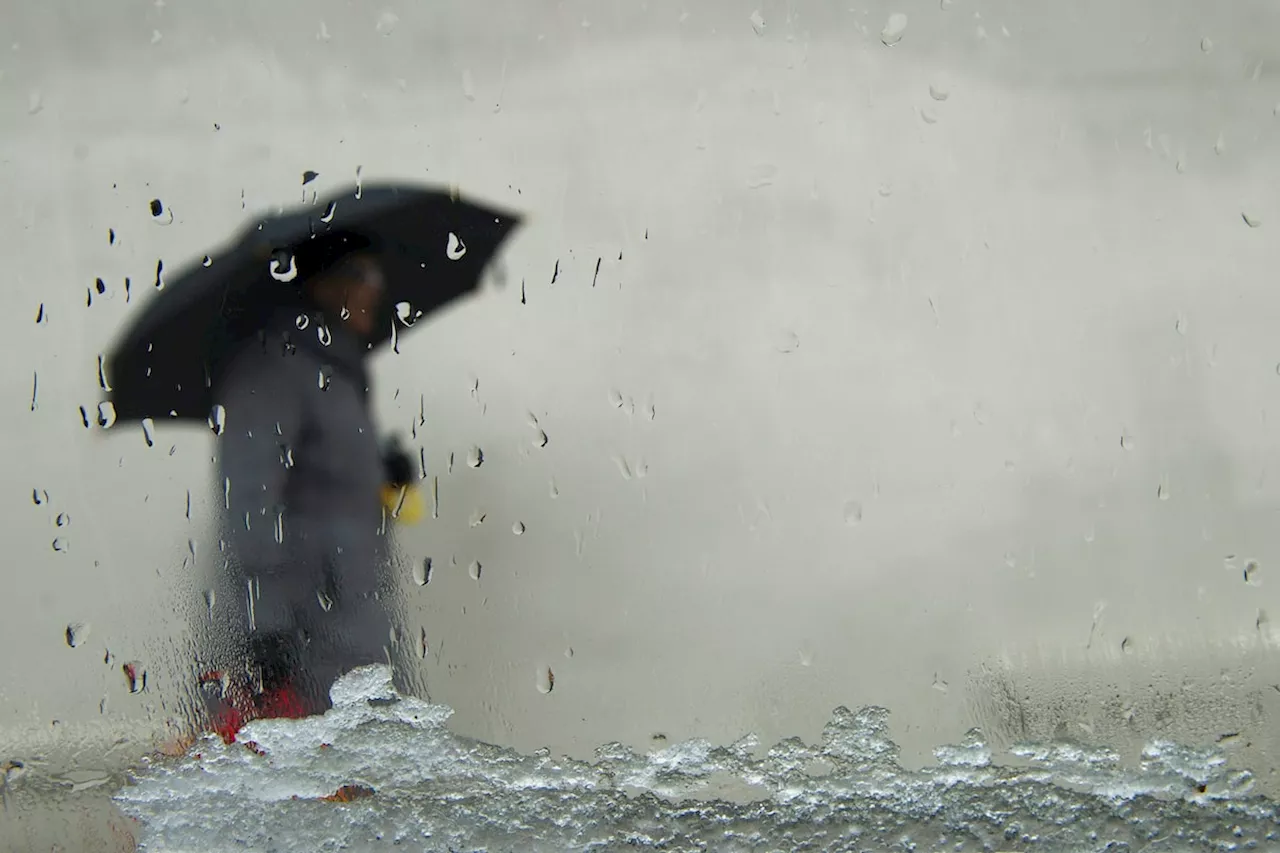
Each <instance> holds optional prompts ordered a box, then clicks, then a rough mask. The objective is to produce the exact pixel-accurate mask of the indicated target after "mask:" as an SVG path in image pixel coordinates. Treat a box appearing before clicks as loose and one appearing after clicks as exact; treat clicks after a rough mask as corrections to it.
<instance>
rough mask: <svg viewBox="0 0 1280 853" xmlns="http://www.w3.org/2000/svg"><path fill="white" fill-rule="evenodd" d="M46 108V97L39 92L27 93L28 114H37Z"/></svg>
mask: <svg viewBox="0 0 1280 853" xmlns="http://www.w3.org/2000/svg"><path fill="white" fill-rule="evenodd" d="M42 109H44V98H43V97H41V96H40V93H39V92H32V93H31V94H29V95H27V115H32V116H33V115H35V114H36V113H38V112H40V111H41V110H42Z"/></svg>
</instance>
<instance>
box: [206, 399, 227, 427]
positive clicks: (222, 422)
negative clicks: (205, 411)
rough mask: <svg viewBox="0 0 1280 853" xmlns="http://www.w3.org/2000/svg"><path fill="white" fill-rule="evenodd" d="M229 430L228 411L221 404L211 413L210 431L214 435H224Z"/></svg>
mask: <svg viewBox="0 0 1280 853" xmlns="http://www.w3.org/2000/svg"><path fill="white" fill-rule="evenodd" d="M226 428H227V409H226V406H223V405H222V404H221V403H218V404H216V405H215V406H214V407H213V409H212V411H210V412H209V429H211V430H213V434H214V435H222V432H223V430H225V429H226Z"/></svg>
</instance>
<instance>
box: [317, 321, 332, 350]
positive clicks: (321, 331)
mask: <svg viewBox="0 0 1280 853" xmlns="http://www.w3.org/2000/svg"><path fill="white" fill-rule="evenodd" d="M316 340H318V341H319V342H320V346H322V347H327V346H329V345H330V344H331V343H333V332H332V331H330V330H329V324H328V323H317V324H316Z"/></svg>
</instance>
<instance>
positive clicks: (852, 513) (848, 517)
mask: <svg viewBox="0 0 1280 853" xmlns="http://www.w3.org/2000/svg"><path fill="white" fill-rule="evenodd" d="M860 521H862V503H861V502H860V501H849V502H848V503H846V504H845V505H844V523H845V524H847V525H849V526H850V527H852V526H854V525H855V524H858V523H859V522H860Z"/></svg>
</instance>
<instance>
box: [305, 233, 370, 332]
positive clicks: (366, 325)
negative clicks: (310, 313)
mask: <svg viewBox="0 0 1280 853" xmlns="http://www.w3.org/2000/svg"><path fill="white" fill-rule="evenodd" d="M305 289H306V293H307V295H308V296H309V297H310V299H311V301H312V302H313V303H315V305H316V306H317V307H318V308H320V310H322V311H324V312H325V313H326V314H328V315H329V316H330V317H333V318H336V319H338V320H339V321H340V322H342V323H343V324H345V325H346V326H347V328H349V329H350V330H351V331H353V332H355V333H356V334H357V335H359V336H360V337H362V338H368V337H370V336H371V335H372V334H373V332H374V329H375V327H376V324H377V322H378V316H379V313H380V310H381V308H382V304H383V299H384V298H385V294H386V280H385V276H384V273H383V270H382V265H381V264H380V263H379V262H378V259H377V256H376V255H373V254H371V253H368V252H355V253H352V254H348V255H346V256H344V257H343V258H342V259H341V260H339V261H338V262H337V263H335V264H333V265H332V266H329V267H328V268H327V269H324V270H323V271H321V272H319V273H317V274H316V275H314V276H312V277H311V278H309V279H308V280H307V282H306V284H305Z"/></svg>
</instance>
